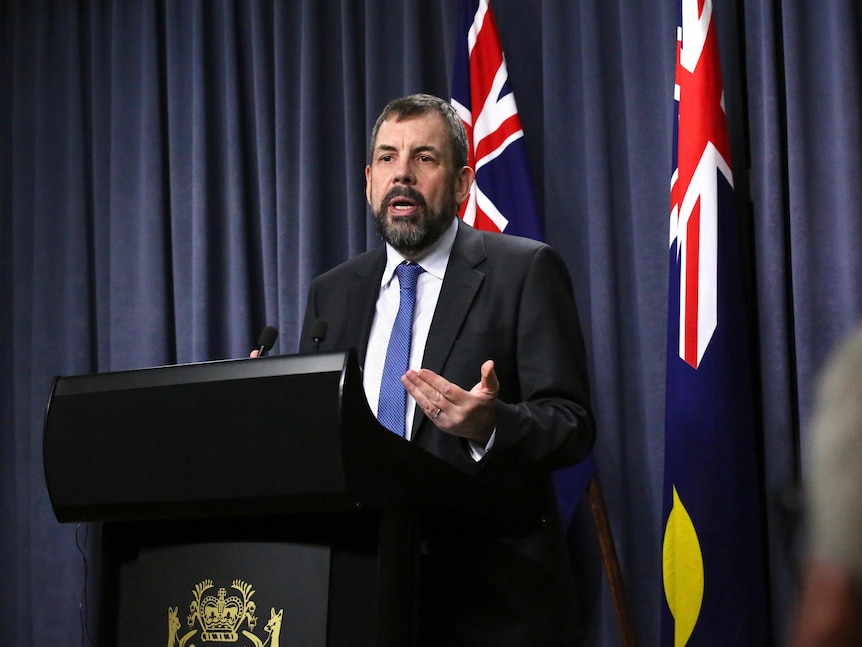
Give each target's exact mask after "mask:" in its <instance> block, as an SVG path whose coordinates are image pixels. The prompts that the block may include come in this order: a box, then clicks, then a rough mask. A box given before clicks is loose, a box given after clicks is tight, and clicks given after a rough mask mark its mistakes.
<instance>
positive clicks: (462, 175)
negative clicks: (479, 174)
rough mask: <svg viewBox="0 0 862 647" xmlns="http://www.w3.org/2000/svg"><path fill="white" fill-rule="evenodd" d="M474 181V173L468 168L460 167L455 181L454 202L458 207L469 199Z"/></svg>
mask: <svg viewBox="0 0 862 647" xmlns="http://www.w3.org/2000/svg"><path fill="white" fill-rule="evenodd" d="M475 179H476V172H475V171H474V170H473V169H472V168H470V167H469V166H463V167H461V170H459V171H458V175H457V177H456V179H455V201H456V202H457V203H458V206H459V207H460V206H461V205H462V204H463V203H464V201H465V200H466V199H467V198H469V197H470V187H472V186H473V180H475Z"/></svg>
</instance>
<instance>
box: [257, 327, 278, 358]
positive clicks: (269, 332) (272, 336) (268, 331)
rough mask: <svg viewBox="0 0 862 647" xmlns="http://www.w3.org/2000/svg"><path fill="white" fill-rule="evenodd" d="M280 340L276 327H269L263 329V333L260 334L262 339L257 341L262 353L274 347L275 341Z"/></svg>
mask: <svg viewBox="0 0 862 647" xmlns="http://www.w3.org/2000/svg"><path fill="white" fill-rule="evenodd" d="M277 338H278V330H276V329H275V327H274V326H267V327H266V328H264V329H263V332H261V333H260V339H258V340H257V347H258V349H260V350H261V352H266V351H268V350H269V349H270V348H272V345H273V344H275V340H276V339H277Z"/></svg>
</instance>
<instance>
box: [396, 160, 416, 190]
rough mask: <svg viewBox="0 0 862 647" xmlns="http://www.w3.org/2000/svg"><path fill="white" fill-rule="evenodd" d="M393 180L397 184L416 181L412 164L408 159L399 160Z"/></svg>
mask: <svg viewBox="0 0 862 647" xmlns="http://www.w3.org/2000/svg"><path fill="white" fill-rule="evenodd" d="M393 180H394V181H395V182H397V183H398V184H413V183H414V182H415V181H416V174H415V173H414V172H413V165H412V164H411V163H410V162H409V161H404V162H399V164H398V167H397V168H396V169H395V175H394V177H393Z"/></svg>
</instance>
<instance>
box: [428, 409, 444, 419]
mask: <svg viewBox="0 0 862 647" xmlns="http://www.w3.org/2000/svg"><path fill="white" fill-rule="evenodd" d="M442 410H443V409H441V408H440V407H437V411H435V412H434V415H433V416H431V417H432V418H434V420H437V418H439V417H440V412H441V411H442Z"/></svg>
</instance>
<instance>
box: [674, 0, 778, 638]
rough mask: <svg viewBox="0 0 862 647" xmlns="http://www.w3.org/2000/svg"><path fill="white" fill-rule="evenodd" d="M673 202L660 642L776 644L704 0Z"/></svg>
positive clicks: (683, 95) (690, 64) (721, 114)
mask: <svg viewBox="0 0 862 647" xmlns="http://www.w3.org/2000/svg"><path fill="white" fill-rule="evenodd" d="M680 9H681V10H680V23H679V24H680V26H679V28H678V30H677V66H676V83H675V86H674V98H675V110H674V113H675V114H674V116H675V119H674V136H675V140H676V144H675V146H674V153H673V155H674V160H673V167H674V171H673V174H672V178H671V200H670V203H671V204H670V237H669V251H670V282H669V303H668V340H667V395H666V414H665V416H666V423H665V475H664V476H665V482H664V522H665V534H664V545H663V560H662V566H663V580H664V592H665V600H666V602H667V604H666V605H664V606H663V613H662V645H663V646H664V647H670V646H673V647H684V646H690V647H703V646H711V647H727V645H757V646H762V645H765V646H768V645H769V644H770V640H771V636H770V627H769V615H768V614H769V611H768V608H767V599H768V596H767V574H766V568H767V566H766V565H767V560H766V548H765V546H766V539H765V520H764V506H763V483H762V482H763V478H762V471H761V464H762V460H761V443H760V440H759V438H760V423H759V420H760V417H759V415H758V413H757V412H758V403H757V401H756V398H755V392H756V388H755V369H756V364H755V363H754V354H753V348H752V344H751V343H750V340H751V339H752V338H753V337H752V336H753V334H754V331H755V328H754V326H753V321H752V318H751V313H750V312H749V311H748V308H747V306H746V289H745V288H746V284H745V274H744V271H743V267H744V256H743V253H742V250H743V246H742V241H743V236H744V231H745V228H744V227H743V225H742V222H741V220H740V218H739V217H738V215H737V213H736V202H735V198H734V187H733V173H732V171H731V164H730V142H729V139H728V134H727V122H726V117H725V110H724V94H723V89H722V79H721V69H720V64H719V57H718V44H717V41H716V26H715V21H714V19H713V8H712V2H711V0H681V5H680Z"/></svg>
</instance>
